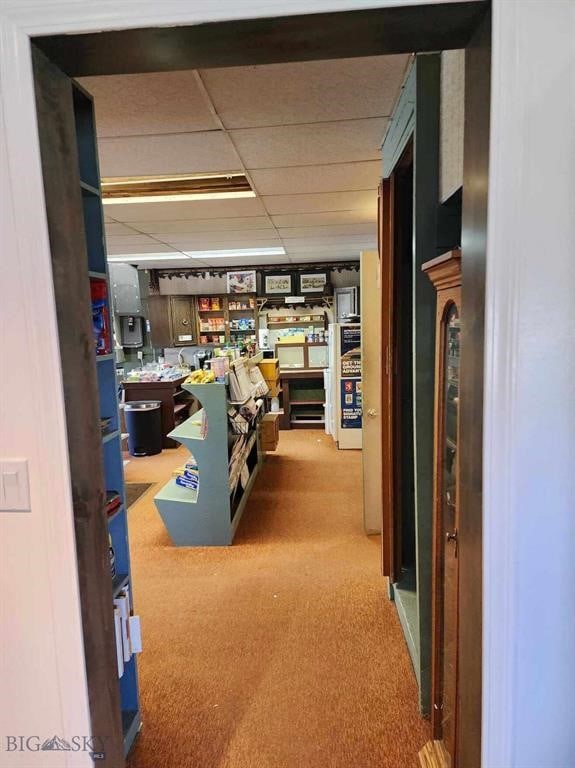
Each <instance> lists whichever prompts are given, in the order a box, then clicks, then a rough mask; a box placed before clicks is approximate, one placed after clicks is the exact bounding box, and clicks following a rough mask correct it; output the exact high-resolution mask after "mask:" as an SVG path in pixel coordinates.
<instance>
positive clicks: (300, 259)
mask: <svg viewBox="0 0 575 768" xmlns="http://www.w3.org/2000/svg"><path fill="white" fill-rule="evenodd" d="M354 260H357V261H359V254H358V253H352V254H338V253H330V255H329V257H325V256H324V255H321V254H320V255H318V254H317V253H307V254H304V253H298V254H297V255H295V256H290V262H291V263H292V264H309V263H310V262H312V261H354Z"/></svg>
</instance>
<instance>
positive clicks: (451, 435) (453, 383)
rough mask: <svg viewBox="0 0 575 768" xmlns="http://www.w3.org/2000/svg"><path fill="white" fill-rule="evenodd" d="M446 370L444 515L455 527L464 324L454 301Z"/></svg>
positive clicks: (447, 334)
mask: <svg viewBox="0 0 575 768" xmlns="http://www.w3.org/2000/svg"><path fill="white" fill-rule="evenodd" d="M444 327H445V338H444V344H445V347H444V349H445V355H444V360H445V370H444V381H445V391H444V398H445V400H444V402H445V408H444V414H445V423H444V440H445V444H444V459H443V478H442V480H443V499H444V509H443V519H444V523H445V527H446V529H447V530H454V528H455V505H456V502H457V499H456V467H457V425H458V417H459V349H460V333H461V325H460V321H459V311H458V309H457V307H456V305H455V304H452V305H451V307H450V309H449V310H448V312H447V317H446V321H445V326H444Z"/></svg>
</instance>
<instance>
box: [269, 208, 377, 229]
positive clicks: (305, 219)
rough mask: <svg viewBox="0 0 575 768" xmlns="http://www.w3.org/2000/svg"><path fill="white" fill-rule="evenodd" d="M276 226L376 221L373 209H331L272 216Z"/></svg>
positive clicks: (307, 225)
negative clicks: (322, 211)
mask: <svg viewBox="0 0 575 768" xmlns="http://www.w3.org/2000/svg"><path fill="white" fill-rule="evenodd" d="M271 219H272V221H273V223H274V224H275V226H276V227H309V226H323V225H324V224H366V223H375V221H376V217H375V216H374V215H373V213H372V212H371V211H361V210H357V211H330V212H325V213H290V214H281V215H279V216H272V217H271Z"/></svg>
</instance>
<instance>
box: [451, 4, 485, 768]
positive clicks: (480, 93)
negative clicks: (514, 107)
mask: <svg viewBox="0 0 575 768" xmlns="http://www.w3.org/2000/svg"><path fill="white" fill-rule="evenodd" d="M490 72H491V16H490V14H487V15H486V16H485V18H484V20H483V22H482V23H481V25H480V26H479V28H478V30H477V32H476V34H475V36H474V37H473V40H472V41H471V43H470V45H469V46H468V47H467V50H466V53H465V148H464V163H463V225H462V236H461V250H462V257H461V263H462V272H463V278H462V302H461V324H462V336H461V350H462V351H461V416H460V418H461V423H460V430H461V433H460V434H461V449H460V457H459V461H460V490H461V499H460V510H461V512H460V531H459V552H460V570H459V590H460V605H461V610H460V635H459V680H460V688H459V712H458V722H459V739H458V761H457V766H458V768H479V766H480V765H481V665H482V659H481V627H482V621H481V615H482V483H483V465H482V453H483V429H482V424H483V357H484V344H483V342H484V318H485V268H486V241H487V192H488V173H489V112H490V110H489V104H490V99H491V82H490Z"/></svg>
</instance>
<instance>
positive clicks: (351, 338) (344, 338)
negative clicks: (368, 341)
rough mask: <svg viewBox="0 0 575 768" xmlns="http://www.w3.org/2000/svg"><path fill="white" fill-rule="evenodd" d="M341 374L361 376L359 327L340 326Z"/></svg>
mask: <svg viewBox="0 0 575 768" xmlns="http://www.w3.org/2000/svg"><path fill="white" fill-rule="evenodd" d="M340 334H341V336H340V351H341V375H342V376H358V377H359V376H361V328H359V327H358V326H345V325H342V326H341V327H340Z"/></svg>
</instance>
